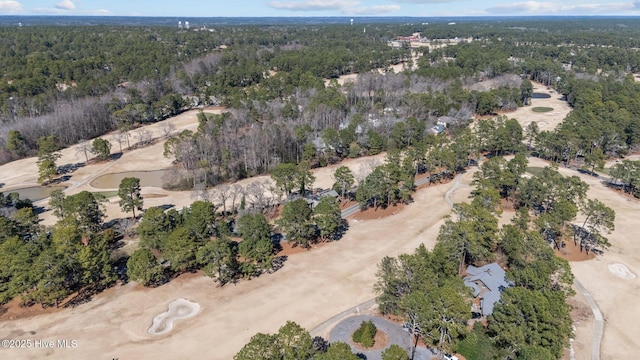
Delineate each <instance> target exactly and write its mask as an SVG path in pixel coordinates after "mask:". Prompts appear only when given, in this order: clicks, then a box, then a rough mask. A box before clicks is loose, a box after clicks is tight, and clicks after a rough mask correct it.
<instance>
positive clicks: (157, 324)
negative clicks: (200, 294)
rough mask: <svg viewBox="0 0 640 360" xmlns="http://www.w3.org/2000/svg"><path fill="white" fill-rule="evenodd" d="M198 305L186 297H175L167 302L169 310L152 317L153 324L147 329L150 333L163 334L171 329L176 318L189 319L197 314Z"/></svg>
mask: <svg viewBox="0 0 640 360" xmlns="http://www.w3.org/2000/svg"><path fill="white" fill-rule="evenodd" d="M199 311H200V305H199V304H198V303H194V302H191V301H189V300H186V299H176V300H174V301H173V302H171V304H169V311H165V312H163V313H162V314H160V315H158V316H156V317H154V318H153V324H152V325H151V327H150V328H149V330H147V331H148V332H149V334H151V335H163V334H166V333H168V332H169V331H171V330H172V329H173V323H174V322H175V321H176V320H182V319H189V318H192V317H194V316H196V315H197V314H198V312H199Z"/></svg>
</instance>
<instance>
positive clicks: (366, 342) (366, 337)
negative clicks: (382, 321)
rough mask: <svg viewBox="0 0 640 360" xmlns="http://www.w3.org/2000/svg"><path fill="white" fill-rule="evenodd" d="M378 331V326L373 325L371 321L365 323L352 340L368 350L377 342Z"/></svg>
mask: <svg viewBox="0 0 640 360" xmlns="http://www.w3.org/2000/svg"><path fill="white" fill-rule="evenodd" d="M377 331H378V329H376V326H375V325H373V322H372V321H371V320H369V321H363V322H362V324H360V327H359V328H358V330H356V331H355V332H354V333H353V336H352V339H353V341H354V342H356V343H358V344H360V345H362V346H364V347H366V348H370V347H372V346H373V344H374V342H375V337H376V332H377Z"/></svg>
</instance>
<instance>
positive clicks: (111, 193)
mask: <svg viewBox="0 0 640 360" xmlns="http://www.w3.org/2000/svg"><path fill="white" fill-rule="evenodd" d="M94 194H99V195H102V196H104V197H105V198H107V199H108V198H110V197H114V196H118V191H116V190H111V191H96V192H94Z"/></svg>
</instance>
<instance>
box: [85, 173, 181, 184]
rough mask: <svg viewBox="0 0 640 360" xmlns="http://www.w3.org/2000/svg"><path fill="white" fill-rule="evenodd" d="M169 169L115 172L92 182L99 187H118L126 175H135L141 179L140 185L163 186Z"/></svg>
mask: <svg viewBox="0 0 640 360" xmlns="http://www.w3.org/2000/svg"><path fill="white" fill-rule="evenodd" d="M167 173H169V170H153V171H127V172H121V173H115V174H107V175H102V176H99V177H97V178H95V179H94V180H93V181H92V182H91V186H93V187H94V188H98V189H117V188H118V187H119V186H120V182H121V181H122V179H124V178H126V177H135V178H138V179H140V186H143V187H144V186H153V187H162V185H163V183H164V175H165V174H167Z"/></svg>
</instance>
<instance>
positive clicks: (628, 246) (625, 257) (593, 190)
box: [529, 158, 640, 359]
mask: <svg viewBox="0 0 640 360" xmlns="http://www.w3.org/2000/svg"><path fill="white" fill-rule="evenodd" d="M529 161H530V166H545V165H546V164H547V163H546V162H544V161H542V160H539V159H534V158H530V159H529ZM559 170H560V172H561V173H562V174H563V175H578V176H579V177H580V178H581V179H582V180H583V181H585V182H586V183H587V184H589V192H588V196H589V197H591V198H595V199H599V200H601V201H602V202H603V203H605V204H606V205H607V206H609V207H611V208H613V209H614V210H615V211H616V221H615V226H616V229H615V231H614V232H613V233H612V234H611V235H609V236H608V238H609V241H610V242H611V244H612V246H611V248H610V249H609V250H608V251H606V252H605V253H604V254H603V255H601V256H598V257H596V258H595V259H592V260H587V261H579V262H572V263H571V269H572V271H573V273H574V275H575V277H576V279H578V280H579V281H580V282H581V283H582V285H583V286H584V287H585V288H586V289H587V290H588V291H589V293H591V295H592V296H593V298H594V300H595V301H596V303H597V304H598V306H599V307H600V311H601V312H602V314H603V317H604V337H603V340H602V348H601V355H602V358H603V359H625V358H635V357H636V355H637V352H638V337H639V336H640V328H639V327H638V324H639V323H640V302H639V301H638V296H640V282H639V281H638V278H637V275H638V274H640V242H639V241H637V230H636V228H637V226H638V219H639V218H640V201H638V200H636V199H632V198H630V197H627V196H624V195H623V194H620V193H618V192H614V191H612V190H610V189H608V188H606V187H605V186H604V185H603V184H602V183H600V182H599V180H598V179H596V178H593V177H591V176H588V175H584V174H580V173H578V172H575V171H571V170H568V169H564V168H562V167H561V168H560V169H559ZM620 265H623V266H620ZM611 268H612V269H611ZM634 276H635V277H634ZM578 300H579V301H580V300H582V301H581V303H583V304H584V299H580V297H578ZM592 327H593V325H592V323H590V321H586V322H581V323H578V324H576V328H577V330H576V335H577V336H576V340H575V342H574V349H575V351H576V359H591V336H593V335H592V330H590V328H592ZM585 336H586V338H585Z"/></svg>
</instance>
